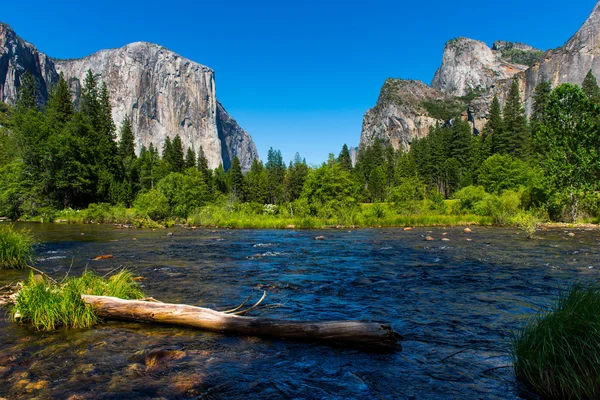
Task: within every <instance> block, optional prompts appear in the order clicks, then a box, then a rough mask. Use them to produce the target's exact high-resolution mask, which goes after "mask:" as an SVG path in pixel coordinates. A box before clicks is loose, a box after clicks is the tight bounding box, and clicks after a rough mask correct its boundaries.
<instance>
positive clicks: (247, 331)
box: [81, 295, 402, 351]
mask: <svg viewBox="0 0 600 400" xmlns="http://www.w3.org/2000/svg"><path fill="white" fill-rule="evenodd" d="M81 298H82V299H83V301H84V302H85V303H87V304H89V305H90V306H91V307H92V308H93V309H94V311H95V312H96V313H97V315H98V316H100V317H103V318H108V319H120V320H128V321H138V322H155V323H164V324H173V325H181V326H189V327H193V328H200V329H203V330H207V331H212V332H221V333H229V334H238V335H247V336H263V337H274V338H281V339H294V340H311V341H320V342H325V343H329V344H339V345H353V346H358V347H361V348H367V349H373V350H379V351H395V350H401V349H402V347H401V345H400V343H399V340H401V339H402V337H401V336H400V335H399V334H398V333H396V332H394V330H393V329H392V328H391V326H390V325H387V324H381V323H378V322H361V321H290V320H283V319H272V318H256V317H245V316H239V315H233V314H228V313H225V312H220V311H215V310H211V309H209V308H202V307H195V306H189V305H185V304H168V303H160V302H148V301H141V300H123V299H119V298H116V297H107V296H91V295H81Z"/></svg>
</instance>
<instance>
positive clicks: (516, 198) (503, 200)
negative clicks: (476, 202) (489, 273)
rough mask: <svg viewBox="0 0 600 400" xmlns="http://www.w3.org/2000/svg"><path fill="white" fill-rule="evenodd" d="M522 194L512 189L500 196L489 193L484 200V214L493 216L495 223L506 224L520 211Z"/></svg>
mask: <svg viewBox="0 0 600 400" xmlns="http://www.w3.org/2000/svg"><path fill="white" fill-rule="evenodd" d="M520 204H521V196H520V195H519V193H517V192H514V191H512V190H506V191H505V192H503V193H502V194H501V195H499V196H495V195H489V196H487V197H486V198H485V199H484V200H483V202H482V211H483V215H489V216H490V217H492V221H493V223H494V224H499V225H506V224H508V223H509V222H510V220H511V218H512V217H514V216H515V215H516V214H517V212H518V211H519V205H520Z"/></svg>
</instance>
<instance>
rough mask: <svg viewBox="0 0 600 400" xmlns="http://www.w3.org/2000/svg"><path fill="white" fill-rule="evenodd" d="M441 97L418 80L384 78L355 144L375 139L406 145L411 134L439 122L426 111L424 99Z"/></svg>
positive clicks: (418, 135)
mask: <svg viewBox="0 0 600 400" xmlns="http://www.w3.org/2000/svg"><path fill="white" fill-rule="evenodd" d="M445 98H446V96H445V95H444V94H443V93H441V92H440V91H438V90H436V89H433V88H431V87H429V86H427V85H426V84H425V83H423V82H420V81H407V80H401V79H392V78H390V79H388V80H386V81H385V83H384V85H383V87H382V88H381V91H380V93H379V98H378V99H377V104H376V105H375V107H373V108H371V109H370V110H368V111H367V112H366V114H365V116H364V119H363V126H362V135H361V137H360V145H359V147H363V146H366V145H371V144H372V143H373V141H374V140H375V139H379V140H380V141H381V142H382V143H386V144H391V145H392V146H393V147H394V148H395V149H400V148H402V149H408V147H409V146H410V142H411V141H412V140H413V139H414V138H422V137H424V136H426V135H427V134H428V133H429V129H430V127H431V126H433V125H435V124H436V123H438V122H443V121H441V120H440V119H436V118H433V117H431V116H430V115H429V113H428V111H427V109H426V107H425V105H424V101H425V100H427V99H436V100H437V99H445Z"/></svg>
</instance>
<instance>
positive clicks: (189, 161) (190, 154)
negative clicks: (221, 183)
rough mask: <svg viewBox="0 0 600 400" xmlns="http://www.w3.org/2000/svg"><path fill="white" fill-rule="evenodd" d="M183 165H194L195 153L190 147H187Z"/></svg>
mask: <svg viewBox="0 0 600 400" xmlns="http://www.w3.org/2000/svg"><path fill="white" fill-rule="evenodd" d="M184 167H185V169H188V168H195V167H196V153H195V152H194V149H192V148H191V147H188V149H187V152H186V154H185V161H184Z"/></svg>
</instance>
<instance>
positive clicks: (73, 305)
mask: <svg viewBox="0 0 600 400" xmlns="http://www.w3.org/2000/svg"><path fill="white" fill-rule="evenodd" d="M81 294H91V295H96V296H113V297H119V298H122V299H139V298H143V297H145V296H144V294H143V293H142V291H141V290H140V288H139V286H138V285H137V283H136V282H134V281H133V279H132V277H131V274H130V273H129V272H128V271H121V272H119V273H117V274H115V275H113V276H111V277H110V278H108V279H106V278H103V277H99V276H97V275H95V274H94V273H93V272H85V273H84V274H83V275H82V276H80V277H73V278H67V279H66V280H65V281H64V282H63V283H61V284H58V283H55V282H53V281H51V280H49V279H48V278H45V277H42V276H40V275H35V276H34V275H33V273H31V274H30V276H29V279H28V280H27V281H26V282H24V283H23V288H22V289H21V291H20V292H19V294H18V295H17V298H16V304H15V306H14V307H13V309H12V314H13V316H15V319H18V320H19V321H21V322H23V323H30V324H31V325H33V326H34V327H35V328H36V329H38V330H45V331H50V330H54V329H56V328H58V327H67V328H89V327H91V326H93V325H94V324H96V323H97V321H98V317H97V316H96V315H95V313H94V311H93V310H92V308H91V307H90V306H88V305H86V304H85V303H84V302H83V300H81ZM17 316H18V318H17Z"/></svg>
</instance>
